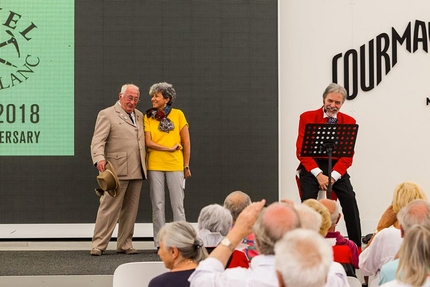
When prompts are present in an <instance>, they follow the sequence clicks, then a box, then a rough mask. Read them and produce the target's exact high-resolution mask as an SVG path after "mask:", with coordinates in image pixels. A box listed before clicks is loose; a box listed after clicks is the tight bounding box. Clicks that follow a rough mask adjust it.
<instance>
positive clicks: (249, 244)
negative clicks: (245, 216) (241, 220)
mask: <svg viewBox="0 0 430 287" xmlns="http://www.w3.org/2000/svg"><path fill="white" fill-rule="evenodd" d="M250 204H251V198H250V197H249V195H248V194H246V193H244V192H243V191H240V190H236V191H233V192H232V193H230V194H229V195H227V197H226V198H225V200H224V207H225V208H227V209H228V210H230V212H231V216H232V217H233V224H232V225H234V223H235V222H236V219H237V217H238V216H239V214H240V213H241V212H242V210H244V209H245V207H247V206H248V205H250ZM237 249H240V250H242V251H243V252H245V254H246V256H247V257H248V259H249V260H251V259H252V258H254V257H255V256H257V255H258V252H257V248H256V246H255V238H254V233H251V234H249V235H248V236H247V237H246V238H244V239H243V246H242V244H241V245H239V246H238V247H237Z"/></svg>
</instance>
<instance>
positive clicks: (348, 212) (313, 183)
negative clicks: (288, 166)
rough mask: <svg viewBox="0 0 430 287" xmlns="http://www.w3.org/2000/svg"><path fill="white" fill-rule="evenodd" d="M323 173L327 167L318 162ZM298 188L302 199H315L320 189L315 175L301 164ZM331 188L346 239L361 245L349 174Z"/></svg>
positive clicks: (357, 213) (356, 210) (354, 199)
mask: <svg viewBox="0 0 430 287" xmlns="http://www.w3.org/2000/svg"><path fill="white" fill-rule="evenodd" d="M318 164H319V166H320V168H321V169H322V170H323V173H324V174H325V175H327V167H326V166H325V164H324V163H323V164H321V163H319V162H318ZM300 168H301V170H300V189H301V195H302V198H301V200H302V201H304V200H306V199H309V198H314V199H316V198H317V196H318V192H319V190H320V188H319V184H318V180H317V179H316V177H315V176H314V175H313V174H312V173H310V172H307V171H306V170H305V168H304V167H303V166H301V167H300ZM332 190H333V191H334V192H335V193H336V196H337V198H338V199H339V201H340V205H341V206H342V213H343V216H344V219H345V225H346V230H347V232H348V239H350V240H352V241H354V242H355V243H356V244H357V246H359V247H360V246H361V223H360V212H359V210H358V205H357V200H356V198H355V192H354V189H353V187H352V184H351V181H350V179H349V174H348V173H346V174H344V175H343V176H342V177H341V178H340V179H339V180H338V181H336V182H335V183H334V184H333V187H332Z"/></svg>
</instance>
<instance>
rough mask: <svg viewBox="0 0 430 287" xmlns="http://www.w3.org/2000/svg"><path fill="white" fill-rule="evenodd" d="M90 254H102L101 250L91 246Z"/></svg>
mask: <svg viewBox="0 0 430 287" xmlns="http://www.w3.org/2000/svg"><path fill="white" fill-rule="evenodd" d="M90 254H91V255H92V256H101V255H102V254H103V250H100V249H97V248H93V249H91V252H90Z"/></svg>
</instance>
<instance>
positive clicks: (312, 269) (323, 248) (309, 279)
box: [275, 228, 333, 287]
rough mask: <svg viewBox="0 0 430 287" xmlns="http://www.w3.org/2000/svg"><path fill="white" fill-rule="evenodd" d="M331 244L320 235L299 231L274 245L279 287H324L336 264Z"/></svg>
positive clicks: (311, 231) (296, 230)
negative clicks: (332, 265)
mask: <svg viewBox="0 0 430 287" xmlns="http://www.w3.org/2000/svg"><path fill="white" fill-rule="evenodd" d="M332 254H333V251H332V249H331V248H330V245H329V244H327V242H325V240H324V238H323V237H322V236H320V235H319V234H318V233H317V232H315V231H313V230H310V229H303V228H297V229H295V230H292V231H290V232H287V233H286V234H285V236H284V237H283V238H282V239H281V240H279V241H278V242H276V245H275V268H276V273H277V275H278V281H279V286H280V287H287V286H288V287H308V286H312V287H324V286H325V284H326V280H327V276H328V272H329V270H330V266H331V264H332V262H333V255H332Z"/></svg>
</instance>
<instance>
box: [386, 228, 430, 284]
mask: <svg viewBox="0 0 430 287" xmlns="http://www.w3.org/2000/svg"><path fill="white" fill-rule="evenodd" d="M399 258H400V259H399V268H398V269H397V272H396V279H397V280H396V281H391V282H388V283H385V284H383V285H382V286H384V287H429V286H430V269H429V266H430V229H428V228H427V227H425V226H422V225H413V226H412V227H411V228H410V229H409V230H408V231H406V233H405V239H404V240H403V243H402V246H401V247H400V250H399Z"/></svg>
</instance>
